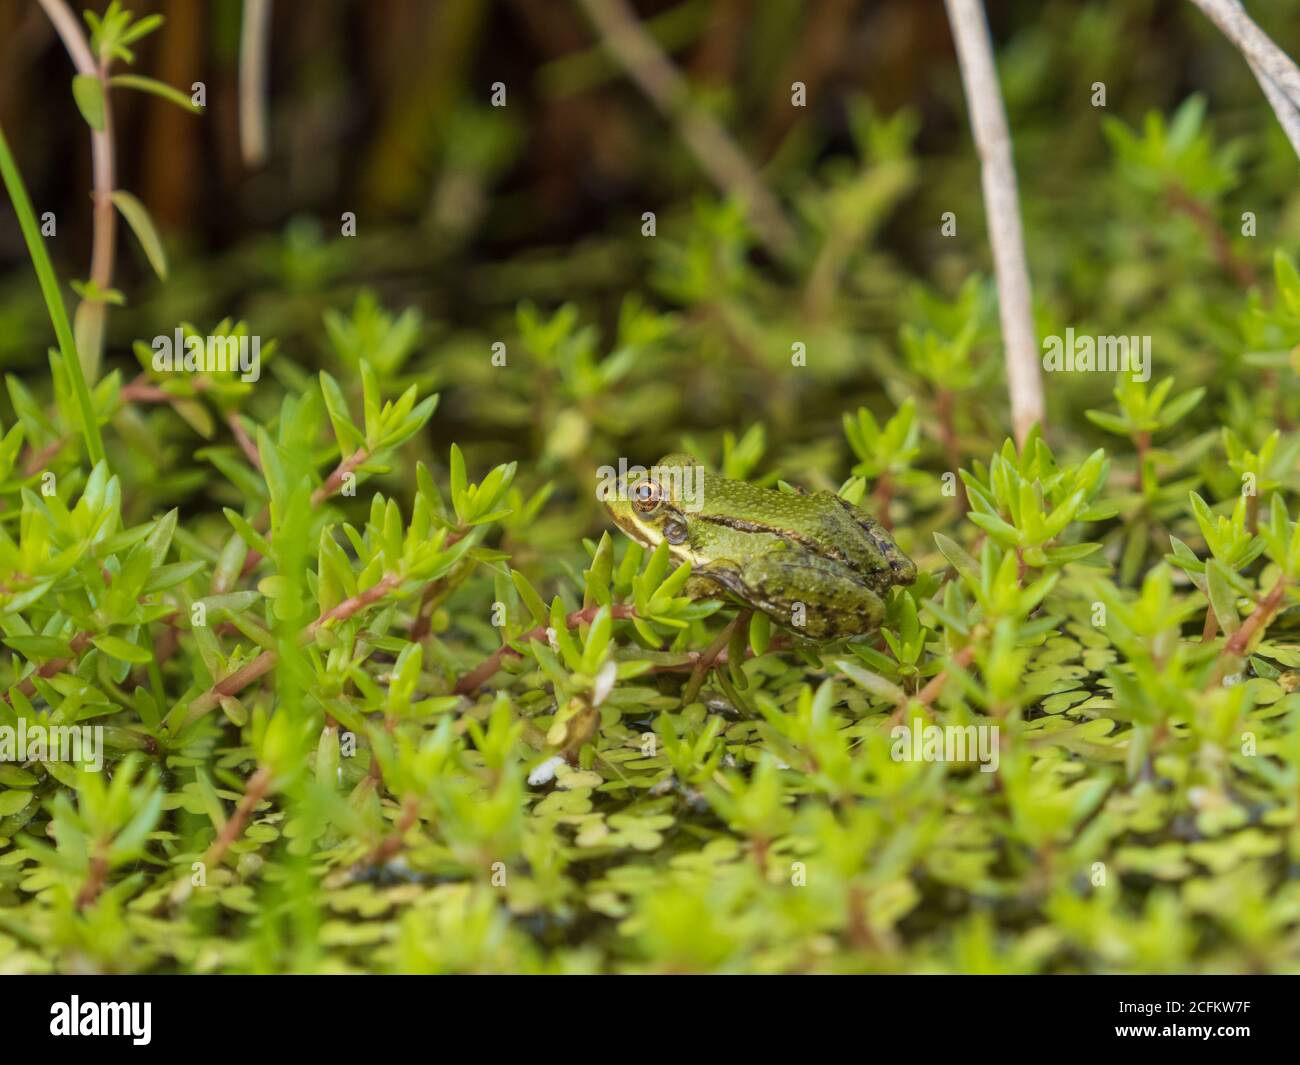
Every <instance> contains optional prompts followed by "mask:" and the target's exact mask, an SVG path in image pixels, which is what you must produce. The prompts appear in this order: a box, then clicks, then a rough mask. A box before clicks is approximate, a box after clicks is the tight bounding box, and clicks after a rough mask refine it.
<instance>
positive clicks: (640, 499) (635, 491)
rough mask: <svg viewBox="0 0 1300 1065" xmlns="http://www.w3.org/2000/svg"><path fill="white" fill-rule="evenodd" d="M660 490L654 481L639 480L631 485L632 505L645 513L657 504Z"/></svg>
mask: <svg viewBox="0 0 1300 1065" xmlns="http://www.w3.org/2000/svg"><path fill="white" fill-rule="evenodd" d="M659 499H660V490H659V485H658V483H657V482H655V481H641V482H639V483H637V484H635V485H633V486H632V505H633V506H634V507H636V509H637V510H639V511H641V512H642V513H645V512H646V511H648V510H654V508H655V507H657V506H658V505H659Z"/></svg>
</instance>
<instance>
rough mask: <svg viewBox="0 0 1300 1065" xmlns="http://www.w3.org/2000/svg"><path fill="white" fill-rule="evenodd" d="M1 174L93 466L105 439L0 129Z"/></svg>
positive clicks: (46, 257)
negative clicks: (66, 374)
mask: <svg viewBox="0 0 1300 1065" xmlns="http://www.w3.org/2000/svg"><path fill="white" fill-rule="evenodd" d="M0 177H2V178H3V179H4V183H5V188H6V189H7V190H8V192H9V198H10V199H11V200H12V201H13V205H14V213H15V214H16V215H17V216H18V224H19V226H20V227H21V228H22V231H23V239H24V240H25V241H26V242H27V251H28V253H29V254H30V255H31V257H32V265H33V266H34V267H35V268H36V278H37V280H38V281H39V282H40V284H41V295H43V296H44V297H45V306H46V309H47V310H49V312H50V321H51V322H52V323H53V324H54V335H55V336H56V337H58V340H59V350H60V351H61V352H62V353H63V365H64V366H66V367H67V369H68V376H69V377H71V378H72V387H73V389H74V391H75V392H76V393H77V405H78V406H79V407H80V408H81V428H82V431H83V432H84V433H85V436H86V450H87V452H88V453H89V455H90V462H91V465H92V466H97V465H99V463H101V462H103V461H104V442H103V440H101V439H100V436H99V423H98V422H97V421H96V420H95V411H94V408H93V407H92V406H91V403H90V390H89V389H88V388H87V387H86V377H85V374H84V373H82V369H81V360H80V359H79V358H78V357H77V344H76V341H74V340H73V339H72V326H71V325H70V324H69V322H68V311H67V309H66V308H65V307H64V306H63V296H62V294H61V293H60V292H59V279H58V277H57V276H56V275H55V273H54V266H53V265H52V264H51V262H50V256H49V252H47V251H46V250H45V241H44V239H43V238H42V237H41V231H40V227H39V226H37V224H36V213H35V212H34V211H33V210H32V201H31V200H30V199H28V196H27V188H26V186H24V185H23V179H22V175H21V174H19V173H18V167H17V166H16V165H15V164H14V159H13V156H12V155H10V154H9V143H8V142H7V141H6V140H5V136H4V130H2V129H0Z"/></svg>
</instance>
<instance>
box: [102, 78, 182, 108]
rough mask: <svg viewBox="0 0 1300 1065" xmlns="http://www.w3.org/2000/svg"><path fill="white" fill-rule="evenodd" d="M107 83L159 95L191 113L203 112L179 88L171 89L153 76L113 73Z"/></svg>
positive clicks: (115, 86) (116, 86)
mask: <svg viewBox="0 0 1300 1065" xmlns="http://www.w3.org/2000/svg"><path fill="white" fill-rule="evenodd" d="M108 83H109V85H111V86H113V87H114V88H120V89H139V90H140V91H141V92H150V93H153V94H154V95H155V96H161V97H162V98H163V99H164V100H170V101H171V102H172V103H174V104H175V105H176V106H177V107H183V108H185V110H186V111H189V112H190V113H191V114H195V115H201V114H203V108H201V107H199V106H198V104H196V103H194V101H193V100H191V99H190V98H189V97H188V96H186V95H185V94H184V93H183V92H181V91H180V90H179V89H173V88H172V87H171V86H170V85H167V84H164V83H163V82H161V81H155V80H154V79H153V78H146V77H143V76H142V75H140V74H115V75H113V77H111V78H109V79H108Z"/></svg>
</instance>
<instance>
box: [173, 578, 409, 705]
mask: <svg viewBox="0 0 1300 1065" xmlns="http://www.w3.org/2000/svg"><path fill="white" fill-rule="evenodd" d="M401 583H402V578H401V577H399V576H398V575H397V574H395V573H389V574H385V575H384V577H383V579H381V580H380V581H379V582H378V583H376V584H373V585H371V586H370V587H369V588H367V589H366V590H365V591H364V592H359V593H357V594H356V595H354V596H352V597H351V598H349V599H345V600H343V602H341V603H339V604H338V605H337V606H335V607H333V608H332V609H330V610H328V611H326V612H325V613H324V614H322V615H321V616H320V617H318V618H317V619H316V620H315V621H313V622H312V623H311V624H310V625H308V626H307V628H306V629H304V630H303V633H302V636H301V637H300V638H299V639H300V642H302V643H307V642H309V641H310V640H311V639H312V637H314V636H315V635H316V633H317V631H318V630H319V629H320V627H321V626H322V625H325V624H327V623H328V622H331V621H339V620H342V619H345V618H350V617H351V616H352V615H353V614H355V613H357V612H358V611H361V610H364V609H365V608H366V607H368V606H370V605H371V604H372V603H375V602H377V601H378V600H380V599H382V598H383V597H384V596H385V595H387V594H388V593H389V592H391V591H392V590H393V589H394V588H396V587H397V586H398V585H400V584H401ZM279 660H280V656H279V654H278V653H277V652H275V651H263V652H262V653H261V654H260V655H258V656H257V657H256V658H254V659H253V660H252V661H251V662H247V663H245V664H244V665H243V666H241V667H240V668H239V669H237V670H235V672H233V673H231V674H230V675H229V676H226V677H223V678H222V679H221V680H219V681H218V682H217V683H216V684H214V685H213V686H212V687H211V688H209V689H208V690H207V691H206V692H204V693H203V694H202V695H200V696H198V698H196V699H195V700H194V701H193V702H191V703H190V705H189V708H188V710H186V712H185V717H184V718H183V719H182V721H181V724H180V727H181V728H184V727H185V726H187V725H189V724H191V723H192V722H194V721H197V720H198V719H199V718H200V717H202V716H203V715H204V714H206V713H208V712H209V711H211V710H212V709H213V708H214V707H216V706H218V705H219V704H220V702H221V700H222V698H223V697H227V696H232V695H234V694H236V693H237V692H240V691H242V690H243V689H244V688H247V687H248V686H249V685H250V684H252V683H253V681H255V680H257V679H258V678H259V677H263V676H265V675H266V674H267V673H269V672H270V671H271V669H272V668H273V667H274V666H275V664H276V663H277V662H278V661H279Z"/></svg>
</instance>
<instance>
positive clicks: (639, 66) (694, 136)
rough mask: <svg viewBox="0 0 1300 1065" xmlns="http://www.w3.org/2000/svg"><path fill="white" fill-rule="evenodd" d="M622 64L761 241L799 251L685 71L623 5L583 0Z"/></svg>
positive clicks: (620, 0) (775, 250)
mask: <svg viewBox="0 0 1300 1065" xmlns="http://www.w3.org/2000/svg"><path fill="white" fill-rule="evenodd" d="M579 3H580V4H581V5H582V8H583V10H584V11H586V13H587V17H588V18H589V19H591V21H592V24H593V25H594V26H595V27H596V29H597V30H598V31H599V32H600V35H601V38H602V39H603V41H604V44H605V46H606V47H607V48H608V49H609V50H610V52H611V53H613V55H614V58H615V59H616V60H617V61H618V63H619V65H620V66H622V68H623V69H624V70H625V71H627V73H628V76H629V77H630V78H631V79H632V80H633V81H634V82H636V84H637V87H638V88H640V90H641V91H642V92H643V93H645V95H646V96H648V97H649V98H650V100H651V101H652V102H653V103H654V105H655V106H656V107H658V108H659V110H660V111H662V112H663V114H664V115H665V117H667V118H669V119H670V120H672V121H673V122H675V123H676V124H677V130H678V132H679V133H680V135H681V138H682V140H683V141H684V142H685V143H686V147H687V148H688V149H690V152H691V154H692V155H694V156H695V161H696V162H697V163H699V164H700V167H701V168H702V169H703V170H704V171H705V172H706V173H707V174H708V175H709V178H710V179H711V180H712V181H713V183H714V184H715V185H717V186H718V188H719V189H721V190H722V191H723V192H724V193H726V194H728V195H731V196H734V197H736V199H737V200H739V201H740V202H741V203H743V204H744V205H745V207H746V209H747V210H748V211H749V215H750V219H751V221H752V222H753V224H754V229H755V231H756V232H757V234H758V236H759V238H760V239H761V240H762V241H763V243H764V245H765V246H766V247H767V249H768V250H769V251H770V252H772V254H774V255H776V256H778V257H784V256H786V255H788V254H789V253H790V252H791V251H792V250H793V248H794V246H795V232H794V228H793V227H792V226H791V225H790V222H789V220H788V219H787V218H786V217H785V213H784V212H783V211H782V210H781V206H780V204H779V203H777V200H776V197H775V196H773V195H772V193H771V192H770V191H769V190H768V188H767V186H766V185H764V184H763V182H762V179H761V178H760V177H759V176H758V173H757V171H756V170H755V169H754V167H753V165H752V164H751V163H750V161H749V160H748V159H747V158H746V157H745V154H744V152H742V151H741V150H740V148H739V147H738V146H737V145H736V142H735V141H733V140H732V139H731V136H730V135H729V134H728V133H727V131H726V130H725V129H724V128H723V126H722V124H721V123H719V122H718V121H717V119H715V118H714V117H713V116H712V115H711V114H709V113H708V112H707V111H705V110H703V109H702V108H700V107H698V106H697V105H695V104H694V103H693V102H692V101H691V98H690V89H689V86H688V85H687V82H686V79H685V78H684V77H683V76H682V74H681V72H680V71H678V69H677V68H676V67H675V66H673V64H672V63H671V62H670V61H669V59H668V57H667V56H666V55H664V53H663V50H662V49H660V47H659V45H658V44H657V43H656V42H655V40H654V38H653V37H651V36H650V35H649V34H648V33H647V32H646V31H645V30H644V29H643V28H642V26H641V23H640V22H639V21H638V20H637V17H636V14H635V13H634V12H633V11H632V9H631V8H630V7H629V6H628V5H627V3H626V2H625V0H579Z"/></svg>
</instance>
